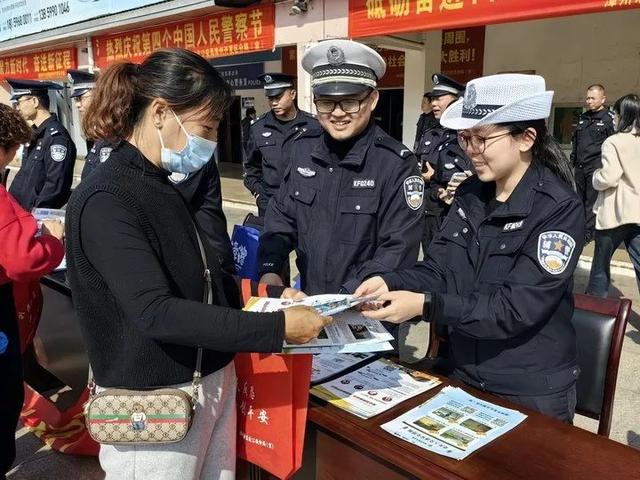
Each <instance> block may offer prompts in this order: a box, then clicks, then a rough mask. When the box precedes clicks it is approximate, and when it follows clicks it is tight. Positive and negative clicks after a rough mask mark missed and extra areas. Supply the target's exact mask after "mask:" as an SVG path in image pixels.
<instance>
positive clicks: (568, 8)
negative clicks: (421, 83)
mask: <svg viewBox="0 0 640 480" xmlns="http://www.w3.org/2000/svg"><path fill="white" fill-rule="evenodd" d="M629 8H640V0H349V36H350V37H352V38H356V37H369V36H373V35H386V34H389V33H399V32H419V31H424V30H439V29H443V28H458V27H467V26H472V25H487V24H492V23H505V22H517V21H521V20H532V19H537V18H548V17H561V16H566V15H574V14H578V13H595V12H607V11H613V10H622V9H629Z"/></svg>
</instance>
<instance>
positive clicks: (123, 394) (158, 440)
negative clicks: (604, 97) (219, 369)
mask: <svg viewBox="0 0 640 480" xmlns="http://www.w3.org/2000/svg"><path fill="white" fill-rule="evenodd" d="M194 228H195V232H196V237H197V239H198V247H199V249H200V254H201V256H202V262H203V265H204V281H205V289H204V299H203V301H204V303H207V304H209V305H211V303H212V301H213V290H212V287H211V272H210V270H209V268H208V265H207V258H206V255H205V251H204V247H203V245H202V240H201V239H200V235H199V234H198V229H197V227H195V224H194ZM201 368H202V348H200V347H199V348H198V352H197V357H196V367H195V371H194V372H193V380H192V383H191V395H189V394H188V393H187V392H185V391H184V390H181V389H179V388H160V389H156V390H129V389H123V388H108V389H106V390H104V391H102V392H100V393H96V383H95V379H94V378H93V373H90V377H89V400H88V401H87V403H86V405H85V423H86V425H87V430H88V431H89V435H90V436H91V438H93V439H94V440H95V441H96V442H98V443H101V444H105V445H136V444H153V445H159V444H164V443H175V442H179V441H181V440H183V439H184V438H185V437H186V436H187V432H188V431H189V428H190V427H191V422H192V420H193V415H194V414H195V409H196V405H197V403H198V392H199V390H200V383H201V379H202V375H201ZM90 372H91V370H90Z"/></svg>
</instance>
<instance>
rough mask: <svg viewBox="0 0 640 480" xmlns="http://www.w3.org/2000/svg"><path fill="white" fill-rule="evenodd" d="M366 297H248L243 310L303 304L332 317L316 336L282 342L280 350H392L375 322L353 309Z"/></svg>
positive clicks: (355, 351) (318, 351)
mask: <svg viewBox="0 0 640 480" xmlns="http://www.w3.org/2000/svg"><path fill="white" fill-rule="evenodd" d="M362 301H366V299H358V298H356V297H353V296H351V295H317V296H314V297H306V298H304V299H302V300H297V301H294V300H286V299H281V298H251V299H250V300H249V301H248V302H247V304H246V306H245V310H248V311H251V312H275V311H278V310H285V309H287V308H290V307H293V306H297V305H303V306H310V307H314V308H316V309H317V310H318V312H320V314H321V315H331V316H333V323H332V324H331V325H328V326H327V327H325V328H324V329H323V330H322V331H321V332H320V334H319V335H318V338H316V339H314V340H312V341H311V342H309V343H306V344H304V345H293V344H289V343H287V342H285V343H284V345H283V349H282V352H283V353H363V352H364V353H367V352H383V351H387V350H392V349H393V346H392V345H391V343H389V341H390V340H393V335H391V334H390V333H389V332H388V331H387V330H386V328H384V326H383V325H382V324H381V323H380V322H379V321H378V320H373V319H369V318H367V317H365V316H364V315H362V314H360V313H359V312H357V311H355V310H353V309H352V307H353V306H355V305H357V304H358V303H360V302H362Z"/></svg>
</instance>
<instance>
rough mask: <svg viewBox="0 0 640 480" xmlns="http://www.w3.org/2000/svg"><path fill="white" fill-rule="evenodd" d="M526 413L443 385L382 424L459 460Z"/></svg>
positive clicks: (395, 432)
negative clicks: (413, 406) (427, 399)
mask: <svg viewBox="0 0 640 480" xmlns="http://www.w3.org/2000/svg"><path fill="white" fill-rule="evenodd" d="M525 418H527V416H526V415H524V414H522V413H520V412H518V411H517V410H510V409H508V408H504V407H499V406H498V405H494V404H492V403H489V402H486V401H484V400H480V399H478V398H475V397H473V396H471V395H469V394H468V393H466V392H465V391H464V390H462V389H460V388H454V387H445V388H443V389H442V391H441V392H440V393H438V395H436V396H435V397H433V398H432V399H431V400H429V401H428V402H425V403H423V404H422V405H420V406H418V407H416V408H414V409H412V410H409V411H408V412H407V413H405V414H404V415H401V416H399V417H398V418H396V419H395V420H392V421H391V422H389V423H385V424H384V425H382V428H383V429H384V430H386V431H387V432H389V433H391V434H392V435H395V436H396V437H399V438H402V439H403V440H406V441H407V442H409V443H413V444H414V445H417V446H419V447H421V448H424V449H426V450H430V451H432V452H435V453H439V454H440V455H445V456H447V457H451V458H455V459H457V460H462V459H463V458H466V457H467V456H469V455H470V454H471V453H472V452H475V451H476V450H478V449H479V448H481V447H483V446H484V445H486V444H488V443H490V442H492V441H493V440H495V439H496V438H498V437H500V436H501V435H504V434H505V433H507V432H508V431H509V430H511V429H512V428H514V427H515V426H516V425H518V424H519V423H521V422H522V421H523V420H524V419H525Z"/></svg>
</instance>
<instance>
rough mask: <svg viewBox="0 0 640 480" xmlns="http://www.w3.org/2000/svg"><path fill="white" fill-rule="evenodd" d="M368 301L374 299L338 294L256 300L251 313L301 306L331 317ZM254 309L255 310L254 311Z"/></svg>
mask: <svg viewBox="0 0 640 480" xmlns="http://www.w3.org/2000/svg"><path fill="white" fill-rule="evenodd" d="M370 300H374V297H362V298H359V297H354V296H353V295H339V294H328V295H313V296H311V297H305V298H302V299H300V300H290V299H284V298H259V299H257V300H256V302H255V304H254V306H253V307H252V310H251V311H260V312H276V311H278V310H284V309H286V308H289V307H295V306H298V305H302V306H307V307H313V308H315V309H316V310H318V313H319V314H320V315H327V316H331V315H335V314H337V313H340V312H343V311H345V310H348V309H350V308H353V307H355V306H356V305H358V304H360V303H364V302H367V301H370ZM254 308H255V309H256V310H254Z"/></svg>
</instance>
